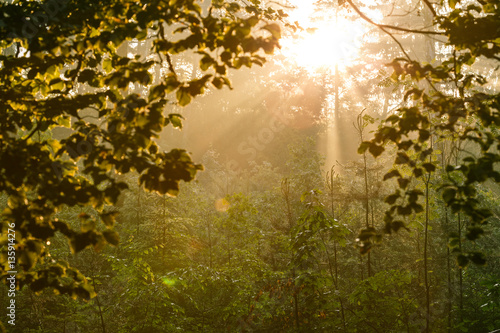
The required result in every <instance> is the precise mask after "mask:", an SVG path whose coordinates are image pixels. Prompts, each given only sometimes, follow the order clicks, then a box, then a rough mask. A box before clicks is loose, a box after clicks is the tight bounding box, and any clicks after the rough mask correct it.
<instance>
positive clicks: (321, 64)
mask: <svg viewBox="0 0 500 333" xmlns="http://www.w3.org/2000/svg"><path fill="white" fill-rule="evenodd" d="M295 2H296V4H295V6H296V9H295V10H294V11H293V12H292V14H291V17H292V19H293V20H296V21H297V22H298V23H299V25H300V26H301V27H302V28H304V30H301V31H298V32H297V33H296V34H295V35H294V36H293V37H290V38H286V39H284V40H283V41H282V43H281V44H282V50H281V52H282V54H283V55H284V56H285V57H286V58H288V60H289V61H290V62H291V63H292V64H295V65H297V66H300V67H303V68H306V69H307V70H309V71H327V70H329V69H332V68H334V67H335V65H337V66H338V67H341V68H342V67H345V66H347V65H349V64H351V63H353V62H354V61H356V59H357V58H358V54H359V50H360V47H361V44H362V39H363V35H364V34H365V33H366V32H367V30H368V27H367V25H366V24H365V23H364V22H363V21H361V20H359V19H358V20H356V21H351V20H349V19H347V18H345V16H344V15H345V13H343V12H342V11H341V12H339V13H338V14H337V15H336V14H335V8H332V9H328V10H323V11H322V12H321V13H320V14H321V17H318V14H317V13H315V12H314V8H313V7H311V5H310V4H307V2H304V1H298V0H296V1H295Z"/></svg>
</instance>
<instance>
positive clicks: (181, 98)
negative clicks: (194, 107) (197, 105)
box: [177, 87, 191, 106]
mask: <svg viewBox="0 0 500 333" xmlns="http://www.w3.org/2000/svg"><path fill="white" fill-rule="evenodd" d="M177 102H178V103H179V105H180V106H186V105H188V104H189V103H190V102H191V95H190V94H189V92H188V91H187V89H186V88H185V87H182V88H179V90H177Z"/></svg>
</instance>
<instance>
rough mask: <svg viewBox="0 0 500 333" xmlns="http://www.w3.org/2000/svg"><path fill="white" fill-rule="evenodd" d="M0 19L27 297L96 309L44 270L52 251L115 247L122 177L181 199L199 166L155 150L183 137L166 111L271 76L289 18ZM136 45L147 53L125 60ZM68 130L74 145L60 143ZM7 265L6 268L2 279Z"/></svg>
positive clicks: (0, 104) (2, 157)
mask: <svg viewBox="0 0 500 333" xmlns="http://www.w3.org/2000/svg"><path fill="white" fill-rule="evenodd" d="M0 13H1V14H0V40H1V42H0V49H1V55H0V82H2V84H1V87H0V96H2V97H1V100H0V124H1V125H0V140H1V142H0V145H1V147H2V148H1V152H0V168H1V169H0V190H1V191H2V193H5V194H6V195H7V196H8V199H7V200H8V204H7V205H8V208H6V209H5V210H4V211H3V212H2V220H3V223H2V234H6V231H7V228H12V229H14V230H15V236H16V244H15V250H16V255H17V262H15V266H16V267H19V268H21V269H22V272H20V274H19V275H18V276H17V278H18V282H19V284H20V286H22V285H23V284H30V285H31V288H32V289H33V290H40V289H42V288H44V287H47V286H50V287H52V288H54V289H56V290H57V291H59V292H60V293H69V294H73V295H76V294H78V295H81V296H84V297H89V296H90V295H91V293H92V291H91V288H90V287H89V286H88V285H87V284H86V283H85V278H84V277H83V276H82V275H81V274H79V273H78V272H77V271H76V270H73V269H72V268H70V267H64V266H61V265H59V264H50V261H46V260H45V261H44V259H46V258H45V255H46V253H45V246H46V243H47V242H48V241H49V240H50V239H51V237H53V236H54V234H55V233H58V232H59V233H62V234H64V235H65V236H66V237H67V239H68V241H69V243H70V245H71V249H72V251H73V252H74V253H76V252H79V251H81V250H83V249H85V248H87V247H89V246H93V247H94V248H95V249H97V250H99V249H101V248H102V247H103V246H104V245H105V244H106V243H109V244H112V245H117V244H118V241H119V237H118V234H117V233H116V232H115V231H114V230H113V224H114V219H115V215H116V212H115V211H113V210H112V209H111V206H112V205H113V204H115V203H116V202H117V200H118V197H119V196H120V194H121V193H122V192H123V191H124V190H125V189H126V188H127V185H126V184H125V183H124V182H123V181H120V179H119V175H122V174H127V173H129V172H131V171H135V172H137V173H138V174H139V175H140V177H139V182H140V183H141V184H142V185H143V186H144V187H145V188H146V189H148V190H151V191H156V192H158V193H161V194H165V193H166V194H169V195H174V196H175V195H177V193H178V191H179V183H180V181H181V180H182V181H186V182H187V181H190V180H192V179H193V178H194V177H195V175H196V173H197V171H199V170H202V167H201V165H199V164H196V163H195V162H193V161H192V160H191V157H190V156H189V154H188V153H187V152H186V151H185V150H182V149H172V150H171V151H168V152H166V151H160V149H159V147H158V145H157V144H156V143H155V141H154V139H155V138H157V137H158V135H159V133H160V132H161V131H162V129H163V128H165V127H166V126H173V127H177V128H180V127H182V117H181V116H180V115H179V114H176V113H169V109H171V106H172V105H180V106H185V105H187V104H189V103H190V101H191V100H192V98H194V97H196V96H197V95H199V94H202V93H203V92H204V90H205V89H207V87H209V86H213V87H215V88H217V89H221V88H223V87H224V86H227V87H231V83H230V81H229V79H228V77H227V73H228V70H230V69H239V68H240V67H242V66H247V67H250V66H252V65H253V64H257V65H262V64H263V63H264V62H265V55H266V54H270V53H272V52H273V50H274V49H275V48H276V47H277V46H278V40H279V38H280V28H279V26H278V25H277V24H276V23H272V21H273V20H276V19H278V18H279V17H280V15H281V13H278V12H276V11H274V10H273V9H269V8H265V7H263V6H262V4H261V3H260V1H258V0H253V1H251V2H248V3H247V4H244V5H239V4H238V3H231V2H226V1H212V2H211V3H210V4H209V5H208V6H207V5H206V4H204V5H200V3H199V2H198V1H194V0H170V1H163V0H158V1H139V2H138V1H122V0H106V1H99V2H97V1H85V0H81V1H80V0H77V1H68V0H57V1H56V0H48V1H14V2H12V3H9V2H1V3H0ZM131 42H136V43H144V44H145V47H146V48H147V49H149V50H150V55H149V56H141V55H132V56H131V55H130V54H128V53H127V44H128V43H131ZM186 53H193V54H194V55H195V56H197V57H198V58H199V60H198V66H197V68H195V69H194V71H196V73H197V74H196V75H193V76H192V77H191V78H189V79H183V78H182V77H180V76H179V75H177V73H176V70H175V68H174V64H173V61H174V59H173V58H174V57H176V56H178V55H180V54H186ZM61 127H64V128H68V129H70V130H69V131H67V132H64V133H66V134H67V135H62V136H60V137H55V136H54V135H52V131H51V130H53V129H57V128H61ZM87 206H88V207H93V208H94V209H95V211H96V212H98V215H94V216H93V215H89V214H88V213H85V212H84V211H83V208H84V207H87ZM63 207H80V208H81V209H82V213H81V214H80V216H79V218H80V219H81V229H80V230H77V229H74V228H71V226H69V225H68V224H67V223H66V221H64V219H61V218H58V217H57V212H59V211H60V210H61V209H62V208H63ZM101 226H102V227H101ZM2 242H3V244H7V238H4V239H3V241H2ZM37 262H38V263H41V264H43V265H41V266H39V268H38V269H37V270H33V267H34V266H35V265H36V264H37ZM10 264H12V262H10V261H9V260H7V257H6V256H4V257H2V273H3V274H4V275H5V274H6V272H7V271H9V270H10V271H11V270H13V267H11V266H9V265H10Z"/></svg>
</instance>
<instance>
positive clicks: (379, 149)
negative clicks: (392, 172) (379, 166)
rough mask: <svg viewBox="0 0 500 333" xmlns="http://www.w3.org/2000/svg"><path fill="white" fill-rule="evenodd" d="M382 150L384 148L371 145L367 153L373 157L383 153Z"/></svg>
mask: <svg viewBox="0 0 500 333" xmlns="http://www.w3.org/2000/svg"><path fill="white" fill-rule="evenodd" d="M384 150H385V149H384V147H382V146H379V145H377V144H375V143H372V144H371V145H370V148H369V151H370V153H371V154H372V155H373V157H377V156H379V155H381V154H382V153H383V152H384Z"/></svg>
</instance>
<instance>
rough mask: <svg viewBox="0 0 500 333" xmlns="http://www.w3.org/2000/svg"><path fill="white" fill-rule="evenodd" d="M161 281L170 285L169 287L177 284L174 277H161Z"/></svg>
mask: <svg viewBox="0 0 500 333" xmlns="http://www.w3.org/2000/svg"><path fill="white" fill-rule="evenodd" d="M161 281H162V282H163V283H164V284H165V285H167V286H169V287H172V286H173V285H174V284H175V280H172V279H169V278H166V277H164V278H162V279H161Z"/></svg>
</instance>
